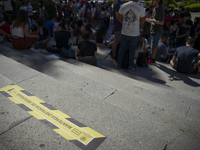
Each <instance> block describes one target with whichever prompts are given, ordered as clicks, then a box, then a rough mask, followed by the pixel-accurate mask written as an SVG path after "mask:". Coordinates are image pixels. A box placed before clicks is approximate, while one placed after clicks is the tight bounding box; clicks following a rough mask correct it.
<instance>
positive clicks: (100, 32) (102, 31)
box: [96, 25, 107, 38]
mask: <svg viewBox="0 0 200 150" xmlns="http://www.w3.org/2000/svg"><path fill="white" fill-rule="evenodd" d="M106 33H107V27H106V25H102V26H101V27H100V28H99V30H97V32H96V37H99V38H103V37H104V36H105V35H106Z"/></svg>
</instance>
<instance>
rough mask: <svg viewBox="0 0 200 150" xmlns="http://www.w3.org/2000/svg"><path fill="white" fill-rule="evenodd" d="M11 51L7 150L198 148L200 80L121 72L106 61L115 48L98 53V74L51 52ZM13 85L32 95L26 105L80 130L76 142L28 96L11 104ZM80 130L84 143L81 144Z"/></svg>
mask: <svg viewBox="0 0 200 150" xmlns="http://www.w3.org/2000/svg"><path fill="white" fill-rule="evenodd" d="M11 47H12V46H11V44H10V43H2V44H1V45H0V89H1V92H0V99H1V102H0V104H1V105H0V149H1V150H11V149H18V150H27V149H28V150H36V149H37V150H66V149H67V150H79V149H89V150H94V149H98V150H146V149H148V150H163V149H167V150H174V149H176V150H191V149H194V150H197V149H199V147H200V134H199V133H200V118H199V113H200V95H199V91H200V80H199V79H200V76H199V74H197V75H185V74H180V73H177V72H176V71H174V70H173V69H171V67H170V65H169V64H164V63H160V62H157V63H156V64H155V65H149V66H148V67H147V68H140V67H137V69H136V71H127V70H123V69H121V70H119V69H117V66H116V63H115V62H114V61H113V60H112V59H111V58H110V57H108V58H106V59H105V56H106V55H107V54H108V53H109V52H110V50H109V49H100V48H99V49H98V51H97V52H98V56H97V58H98V67H94V66H90V65H87V64H84V63H81V62H77V61H75V60H71V59H66V60H63V61H61V60H58V59H54V58H51V57H49V56H48V53H47V52H46V51H42V53H36V52H32V51H30V50H25V51H17V50H14V49H11ZM11 84H16V85H17V86H19V87H20V88H19V87H18V89H17V90H19V92H22V93H25V95H27V96H28V97H27V99H25V98H24V100H26V102H28V99H29V98H31V100H35V101H38V103H40V104H41V105H43V106H45V107H47V108H49V110H50V111H48V112H49V113H50V112H51V113H53V112H57V113H58V114H59V115H60V116H61V117H63V118H65V119H66V120H67V121H70V122H73V123H74V124H75V125H77V126H78V128H77V130H75V131H76V132H74V133H76V134H77V136H74V137H73V136H72V135H71V136H69V134H68V135H66V134H64V133H65V131H64V132H63V130H62V131H61V128H60V127H59V126H57V124H56V123H61V121H58V119H57V122H56V119H54V121H51V122H48V121H47V119H49V120H51V118H46V120H45V119H44V118H41V116H39V115H37V113H39V114H40V113H41V112H39V111H37V110H36V111H33V110H32V109H34V108H33V107H30V108H27V107H24V105H23V103H21V102H19V101H16V100H17V99H19V98H23V97H25V96H20V97H19V95H18V97H15V96H12V97H11V95H12V94H15V91H14V92H12V91H13V88H12V86H13V85H12V86H11V88H10V89H7V90H6V89H3V90H2V88H4V87H7V86H8V85H11ZM17 93H18V92H17ZM9 94H11V95H9ZM18 94H19V93H18ZM24 103H25V101H24ZM34 103H36V102H34ZM34 103H33V102H31V104H34ZM41 105H39V104H38V105H37V107H36V108H42V106H41ZM32 106H33V105H32ZM39 106H40V107H39ZM38 110H39V109H38ZM40 110H42V109H40ZM60 111H61V112H63V113H61V112H60ZM43 112H45V111H43ZM46 114H47V113H46ZM53 118H55V117H53ZM58 118H59V117H58ZM66 120H65V121H66ZM63 124H64V123H63ZM65 125H66V124H65ZM72 127H74V126H72ZM80 130H83V131H84V132H83V133H84V135H85V136H84V137H81V138H78V134H80V132H78V131H80ZM73 131H74V130H73ZM91 131H92V132H91ZM68 133H70V131H69V132H68ZM88 134H90V135H91V136H92V138H91V136H90V135H88ZM87 138H89V139H92V140H91V142H89V143H87V142H88V141H87V140H86V139H87ZM81 142H82V145H80V143H81ZM84 142H85V143H86V144H85V145H84V144H83V143H84ZM91 143H92V144H93V145H92V144H91Z"/></svg>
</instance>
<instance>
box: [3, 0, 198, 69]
mask: <svg viewBox="0 0 200 150" xmlns="http://www.w3.org/2000/svg"><path fill="white" fill-rule="evenodd" d="M38 5H39V10H38V16H35V15H34V13H33V7H32V5H31V0H30V1H27V2H24V1H23V2H22V3H21V7H20V10H18V15H17V16H16V18H14V19H13V20H12V17H11V18H10V19H11V20H12V24H11V25H9V24H8V23H6V22H5V20H4V14H8V16H9V14H12V13H11V11H12V10H11V9H10V10H8V8H11V7H12V3H11V0H7V1H2V2H0V35H1V36H0V41H3V40H8V41H11V42H12V45H13V48H15V49H21V50H23V49H27V48H29V49H31V50H33V51H39V48H43V49H46V50H48V51H50V52H55V53H59V54H62V55H63V56H65V57H69V58H73V59H76V60H79V61H82V62H85V63H88V64H91V65H95V66H96V65H97V59H96V58H97V47H101V48H110V49H111V53H110V55H111V57H112V58H113V59H114V60H116V62H117V66H118V67H119V68H122V67H124V66H125V65H124V64H125V63H126V68H127V69H128V70H135V69H136V64H135V59H137V65H139V66H143V67H145V66H147V65H148V64H154V63H156V61H162V62H167V63H170V64H171V66H172V67H173V68H174V69H176V70H177V71H178V72H182V73H197V72H200V67H199V65H200V61H199V60H200V45H199V43H200V39H199V38H200V34H199V33H200V18H199V17H196V18H195V19H194V22H193V21H192V20H191V14H190V13H189V12H186V11H185V9H184V7H180V8H179V10H173V9H172V8H171V7H168V8H166V7H164V6H163V0H152V1H151V5H149V6H147V7H146V8H144V7H143V6H141V5H139V4H138V3H137V0H132V1H129V2H126V3H125V2H123V0H116V2H115V3H114V4H113V6H112V5H111V3H109V2H104V3H98V2H95V3H93V2H91V3H88V2H87V1H86V2H85V1H80V2H79V1H78V0H77V1H71V0H69V2H68V3H64V2H63V1H61V0H60V1H58V3H57V4H56V5H55V6H56V10H57V15H56V16H52V15H48V13H47V12H46V10H45V6H44V4H43V2H42V1H39V3H38ZM111 6H112V7H111ZM110 22H112V23H113V29H112V30H113V35H112V37H111V38H110V39H109V37H107V32H108V29H109V28H110ZM51 38H54V39H55V42H56V45H51V44H50V43H49V41H50V40H51ZM108 39H109V40H108ZM72 45H77V50H74V49H73V48H72V47H71V46H72Z"/></svg>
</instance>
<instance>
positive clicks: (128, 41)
mask: <svg viewBox="0 0 200 150" xmlns="http://www.w3.org/2000/svg"><path fill="white" fill-rule="evenodd" d="M119 20H120V21H121V22H122V32H121V34H122V37H121V46H120V49H119V56H118V67H121V66H122V61H123V57H124V54H125V52H126V51H127V50H128V48H129V65H128V69H129V70H135V67H136V65H135V63H134V58H135V49H136V47H137V44H138V41H139V39H140V29H142V26H143V24H144V21H145V10H144V7H143V6H141V5H139V4H138V3H137V0H132V1H129V2H127V3H125V4H123V5H121V7H120V9H119Z"/></svg>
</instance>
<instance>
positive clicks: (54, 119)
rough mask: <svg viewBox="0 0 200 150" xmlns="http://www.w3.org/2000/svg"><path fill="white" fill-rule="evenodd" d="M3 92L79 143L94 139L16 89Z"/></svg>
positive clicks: (86, 142)
mask: <svg viewBox="0 0 200 150" xmlns="http://www.w3.org/2000/svg"><path fill="white" fill-rule="evenodd" d="M5 91H6V92H7V93H8V94H10V95H11V96H13V97H15V98H16V100H18V101H19V102H21V103H23V104H25V105H26V106H27V107H29V108H30V109H32V110H33V111H35V112H36V113H37V114H38V115H41V117H44V118H45V119H46V120H48V121H49V122H51V123H52V124H54V125H55V126H57V127H58V128H60V129H62V130H63V131H64V132H66V133H68V134H70V136H72V137H74V138H75V139H77V140H78V141H80V142H81V143H83V144H85V145H87V144H88V143H89V142H90V141H91V140H93V138H94V137H95V136H94V135H92V134H90V133H88V132H87V131H84V130H83V129H82V128H79V127H78V126H77V125H75V124H73V123H71V122H70V121H68V120H66V119H65V118H63V117H62V116H60V115H58V114H56V113H55V112H53V111H51V110H49V109H48V108H46V107H45V106H43V105H41V104H40V103H38V101H36V100H34V99H32V98H31V97H29V96H27V95H25V94H24V93H22V92H20V91H19V90H18V89H16V88H13V87H12V88H11V89H7V90H5Z"/></svg>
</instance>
